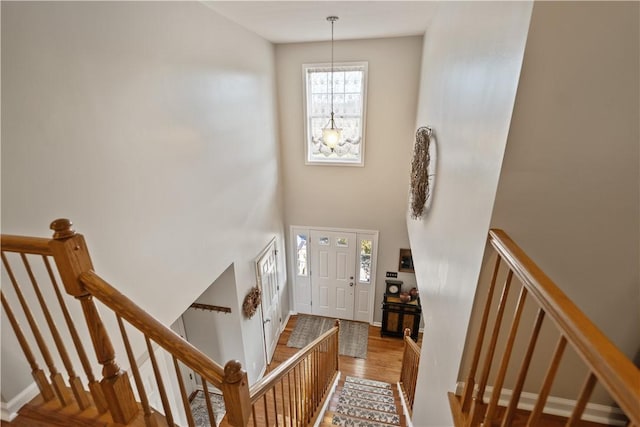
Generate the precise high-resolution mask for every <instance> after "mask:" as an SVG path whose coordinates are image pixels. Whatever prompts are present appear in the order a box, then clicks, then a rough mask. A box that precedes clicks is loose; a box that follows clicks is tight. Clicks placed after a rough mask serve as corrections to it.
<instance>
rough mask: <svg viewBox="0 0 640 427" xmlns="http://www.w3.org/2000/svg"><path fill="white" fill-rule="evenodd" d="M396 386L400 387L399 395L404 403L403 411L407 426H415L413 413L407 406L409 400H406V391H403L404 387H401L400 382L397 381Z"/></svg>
mask: <svg viewBox="0 0 640 427" xmlns="http://www.w3.org/2000/svg"><path fill="white" fill-rule="evenodd" d="M396 387H398V395H399V396H400V403H402V413H403V414H404V420H405V422H406V423H407V427H413V422H412V421H411V413H410V412H409V408H408V407H407V402H406V401H405V400H404V393H403V392H402V387H400V383H399V382H397V383H396Z"/></svg>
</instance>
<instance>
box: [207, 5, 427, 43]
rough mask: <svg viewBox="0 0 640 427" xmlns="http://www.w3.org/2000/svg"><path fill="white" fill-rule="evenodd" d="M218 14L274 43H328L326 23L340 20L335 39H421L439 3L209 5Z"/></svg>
mask: <svg viewBox="0 0 640 427" xmlns="http://www.w3.org/2000/svg"><path fill="white" fill-rule="evenodd" d="M204 3H205V4H206V5H207V6H209V7H210V8H211V9H213V10H214V11H216V12H218V13H220V14H221V15H223V16H225V17H227V18H228V19H230V20H231V21H233V22H235V23H237V24H239V25H241V26H243V27H245V28H247V29H248V30H250V31H252V32H254V33H256V34H258V35H260V36H261V37H263V38H265V39H267V40H269V41H271V42H273V43H295V42H310V41H325V40H329V39H330V38H331V24H329V22H327V20H326V17H327V16H330V15H336V16H338V17H339V18H340V20H339V21H337V22H336V24H335V39H336V40H346V39H363V38H378V37H399V36H409V35H419V34H420V35H421V34H423V33H424V31H425V29H426V28H427V25H428V24H429V22H430V21H431V18H432V17H433V15H434V14H435V11H436V9H437V7H438V3H439V2H435V1H434V2H431V1H317V0H316V1H204Z"/></svg>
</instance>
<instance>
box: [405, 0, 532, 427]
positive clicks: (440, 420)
mask: <svg viewBox="0 0 640 427" xmlns="http://www.w3.org/2000/svg"><path fill="white" fill-rule="evenodd" d="M530 14H531V3H530V2H500V3H492V2H479V3H470V2H468V3H453V2H452V3H443V4H442V5H441V6H440V10H439V12H438V13H437V15H436V16H435V17H434V19H433V22H432V25H431V26H430V27H429V28H428V29H427V31H426V33H425V42H424V51H423V57H422V72H421V73H422V76H421V86H420V96H419V105H418V114H417V123H416V126H421V125H430V126H432V127H433V129H434V131H435V135H436V138H437V151H438V159H437V176H436V181H435V185H436V187H435V192H434V194H433V200H432V204H431V210H430V211H429V212H427V214H426V215H425V216H424V217H423V218H422V219H421V220H418V221H414V220H411V219H408V222H407V224H408V228H409V237H410V240H411V248H412V251H413V259H414V264H415V268H416V278H417V280H418V285H419V288H420V293H421V298H422V303H423V312H424V317H425V324H426V326H425V332H424V337H423V340H424V343H425V346H424V350H423V351H422V355H421V359H420V371H419V375H418V385H417V388H418V390H417V395H416V402H420V404H419V405H416V407H415V408H414V412H413V423H414V425H416V426H420V427H423V426H450V425H453V422H452V420H451V412H450V410H449V404H448V401H447V395H446V393H447V391H453V390H454V389H455V384H456V379H457V373H458V365H459V363H460V357H461V355H462V350H463V345H464V340H465V333H466V329H467V322H468V320H469V315H470V312H471V307H472V303H473V297H474V291H475V287H476V282H477V279H478V274H479V271H480V264H481V259H482V254H483V248H484V242H485V239H486V233H487V230H488V226H489V220H490V217H491V208H492V206H493V201H494V197H495V191H496V186H497V183H498V176H499V173H500V165H501V161H502V155H503V152H504V147H505V143H506V140H507V133H508V130H509V122H510V118H511V112H512V109H513V103H514V99H515V94H516V88H517V84H518V76H519V74H520V67H521V63H522V57H523V51H524V46H525V40H526V36H527V29H528V24H529V18H530Z"/></svg>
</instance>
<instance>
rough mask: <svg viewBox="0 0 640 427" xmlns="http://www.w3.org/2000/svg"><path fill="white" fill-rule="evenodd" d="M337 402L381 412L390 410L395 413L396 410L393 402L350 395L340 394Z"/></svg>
mask: <svg viewBox="0 0 640 427" xmlns="http://www.w3.org/2000/svg"><path fill="white" fill-rule="evenodd" d="M338 403H339V404H343V405H349V406H357V407H359V408H363V409H370V410H375V411H381V412H390V413H393V414H396V413H397V412H398V410H397V409H396V405H395V403H384V402H375V401H372V400H367V399H361V398H359V397H350V396H344V395H341V396H340V397H339V398H338Z"/></svg>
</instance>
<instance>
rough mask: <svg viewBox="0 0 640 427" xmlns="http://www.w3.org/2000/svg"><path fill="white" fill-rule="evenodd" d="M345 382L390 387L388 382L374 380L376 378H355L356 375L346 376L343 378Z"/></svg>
mask: <svg viewBox="0 0 640 427" xmlns="http://www.w3.org/2000/svg"><path fill="white" fill-rule="evenodd" d="M345 382H348V383H354V384H360V385H366V386H369V387H378V388H383V389H389V390H390V389H391V384H389V383H385V382H382V381H376V380H369V379H366V378H357V377H349V376H348V377H347V378H346V379H345Z"/></svg>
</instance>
